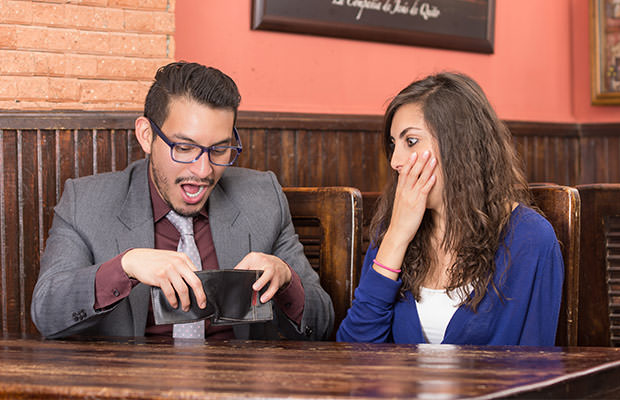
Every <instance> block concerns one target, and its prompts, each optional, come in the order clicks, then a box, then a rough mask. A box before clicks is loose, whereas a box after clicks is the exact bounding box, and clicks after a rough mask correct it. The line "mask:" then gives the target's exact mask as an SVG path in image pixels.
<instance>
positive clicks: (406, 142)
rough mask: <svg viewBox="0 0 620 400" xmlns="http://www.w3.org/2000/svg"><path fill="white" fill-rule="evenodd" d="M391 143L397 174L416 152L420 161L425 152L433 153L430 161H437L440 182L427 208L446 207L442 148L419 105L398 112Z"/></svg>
mask: <svg viewBox="0 0 620 400" xmlns="http://www.w3.org/2000/svg"><path fill="white" fill-rule="evenodd" d="M390 139H391V141H392V144H393V146H394V147H393V148H394V151H393V153H392V159H391V160H390V165H391V166H392V168H393V169H394V170H395V171H396V172H399V173H400V170H401V169H402V167H403V165H405V163H406V162H407V160H409V157H410V156H411V154H412V153H414V152H415V153H418V159H420V158H421V156H422V154H423V153H424V152H425V151H428V152H430V157H429V158H428V159H429V160H430V159H431V158H432V157H435V158H436V159H437V167H435V176H436V179H437V180H436V182H435V185H434V186H433V188H432V189H431V192H430V193H429V195H428V198H427V200H426V208H428V209H434V210H439V209H440V208H441V206H442V204H443V199H442V193H443V170H442V166H441V159H440V157H439V147H438V146H437V141H436V140H435V138H434V137H433V135H432V134H431V132H430V130H429V129H428V127H427V126H426V121H424V114H423V112H422V109H421V107H420V106H419V105H418V104H417V103H409V104H405V105H403V106H400V108H399V109H398V110H396V113H394V118H393V119H392V127H391V129H390Z"/></svg>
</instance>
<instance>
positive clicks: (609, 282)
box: [577, 183, 620, 347]
mask: <svg viewBox="0 0 620 400" xmlns="http://www.w3.org/2000/svg"><path fill="white" fill-rule="evenodd" d="M577 190H579V196H580V197H581V217H582V221H583V223H582V224H581V263H580V264H581V266H580V275H579V291H580V293H581V299H580V301H579V344H580V345H584V346H614V347H618V346H620V184H613V183H608V184H597V185H579V186H577Z"/></svg>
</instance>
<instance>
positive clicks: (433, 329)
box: [415, 287, 461, 343]
mask: <svg viewBox="0 0 620 400" xmlns="http://www.w3.org/2000/svg"><path fill="white" fill-rule="evenodd" d="M451 295H452V298H450V296H448V294H447V292H446V290H445V289H428V288H425V287H422V288H420V301H416V302H415V304H416V307H417V309H418V316H419V317H420V325H421V326H422V333H424V337H425V338H426V341H428V342H429V343H441V342H442V341H443V337H444V335H445V333H446V328H447V327H448V324H449V323H450V320H451V319H452V316H453V315H454V313H455V312H456V310H457V309H458V308H459V304H460V303H461V298H460V296H459V295H458V293H457V291H456V290H454V291H452V292H451Z"/></svg>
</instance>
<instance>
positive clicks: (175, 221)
mask: <svg viewBox="0 0 620 400" xmlns="http://www.w3.org/2000/svg"><path fill="white" fill-rule="evenodd" d="M166 218H168V220H169V221H170V222H171V223H172V225H174V227H175V228H177V230H178V231H179V233H180V234H181V239H180V240H179V245H178V246H177V251H178V252H181V253H185V254H187V256H188V257H189V259H190V260H191V261H192V263H194V265H195V266H196V267H198V269H199V270H201V269H202V263H201V262H200V254H199V253H198V246H196V241H195V240H194V225H193V223H192V217H183V216H181V215H179V214H177V213H176V212H174V210H170V212H169V213H168V214H167V215H166ZM189 290H192V289H191V288H189ZM180 306H181V305H180V304H179V307H180ZM172 337H174V338H191V339H204V337H205V321H204V320H201V321H196V322H189V323H186V324H174V325H173V327H172Z"/></svg>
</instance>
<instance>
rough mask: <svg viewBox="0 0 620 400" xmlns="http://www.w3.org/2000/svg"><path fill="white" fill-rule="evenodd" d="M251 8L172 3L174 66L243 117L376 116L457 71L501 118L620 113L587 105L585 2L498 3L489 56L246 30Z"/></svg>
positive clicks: (585, 118) (200, 1)
mask: <svg viewBox="0 0 620 400" xmlns="http://www.w3.org/2000/svg"><path fill="white" fill-rule="evenodd" d="M251 3H252V2H251V1H250V0H247V1H238V0H236V1H215V0H208V1H204V0H181V1H178V2H177V3H176V34H175V41H176V53H175V56H176V58H177V59H184V60H190V61H197V62H201V63H203V64H207V65H212V66H215V67H217V68H220V69H222V70H223V71H224V72H226V73H227V74H229V75H230V76H231V77H232V78H233V79H235V81H236V82H237V84H238V85H239V88H240V90H241V94H242V97H243V100H242V104H241V109H243V110H252V111H282V112H310V113H346V114H382V113H383V111H384V109H385V106H386V104H387V102H388V101H389V99H390V97H391V96H393V95H394V94H396V92H397V91H398V90H399V89H401V88H402V87H404V86H405V85H406V84H408V83H409V82H411V81H412V80H414V79H415V78H417V77H421V76H424V75H426V74H428V73H432V72H436V71H441V70H458V71H462V72H464V73H467V74H469V75H471V76H472V77H473V78H474V79H476V80H477V81H478V82H479V83H480V84H481V85H482V87H483V88H484V90H485V91H486V93H487V95H488V97H489V99H490V100H491V102H492V103H493V105H494V106H495V108H496V110H497V112H498V114H499V115H500V117H501V118H503V119H508V120H526V121H541V122H544V121H549V122H604V121H614V122H616V121H620V107H618V106H614V107H609V106H607V107H603V106H596V107H593V106H590V86H589V85H590V83H589V82H590V75H589V74H590V71H589V50H588V46H589V44H588V32H589V28H588V7H587V1H586V0H545V1H540V0H519V1H511V0H497V1H496V15H495V18H496V19H495V30H496V32H495V53H494V54H492V55H486V54H478V53H468V52H460V51H451V50H440V49H430V48H423V47H415V46H403V45H392V44H384V43H372V42H364V41H356V40H347V39H334V38H325V37H318V36H309V35H300V34H290V33H279V32H267V31H252V30H251V29H250V21H251Z"/></svg>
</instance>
